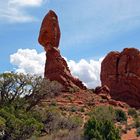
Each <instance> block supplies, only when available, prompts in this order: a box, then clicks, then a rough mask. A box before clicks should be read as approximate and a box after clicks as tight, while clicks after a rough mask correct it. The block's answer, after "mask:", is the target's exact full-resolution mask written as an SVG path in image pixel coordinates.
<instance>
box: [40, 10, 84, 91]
mask: <svg viewBox="0 0 140 140" xmlns="http://www.w3.org/2000/svg"><path fill="white" fill-rule="evenodd" d="M60 36H61V33H60V28H59V22H58V17H57V15H56V14H55V12H54V11H52V10H50V11H49V12H48V14H47V15H46V16H45V18H44V20H43V22H42V25H41V29H40V34H39V38H38V41H39V43H40V44H41V45H42V46H43V47H44V49H45V51H46V64H45V72H44V77H46V78H48V79H50V80H51V81H58V82H59V83H61V84H62V85H63V87H64V89H65V90H68V89H69V88H80V89H86V87H85V86H84V85H83V84H82V82H81V81H80V80H79V79H77V78H74V77H73V76H72V75H71V73H70V70H69V68H68V65H67V63H66V61H65V59H64V58H63V57H62V56H61V54H60V50H59V49H58V47H59V41H60Z"/></svg>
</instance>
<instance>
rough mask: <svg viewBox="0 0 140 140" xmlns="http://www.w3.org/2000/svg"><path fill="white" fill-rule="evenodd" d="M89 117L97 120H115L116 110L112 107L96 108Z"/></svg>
mask: <svg viewBox="0 0 140 140" xmlns="http://www.w3.org/2000/svg"><path fill="white" fill-rule="evenodd" d="M89 115H90V116H91V117H95V118H96V119H97V120H110V121H113V120H114V109H113V108H112V107H111V106H98V107H95V108H94V109H93V110H92V111H91V112H90V113H89Z"/></svg>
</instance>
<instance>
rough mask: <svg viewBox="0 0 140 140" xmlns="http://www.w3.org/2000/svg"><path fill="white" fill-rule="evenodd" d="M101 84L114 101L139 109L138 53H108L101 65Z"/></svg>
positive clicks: (135, 50) (132, 49)
mask: <svg viewBox="0 0 140 140" xmlns="http://www.w3.org/2000/svg"><path fill="white" fill-rule="evenodd" d="M101 83H102V86H104V85H107V86H108V87H109V89H110V95H111V97H112V98H114V99H115V100H120V101H124V102H126V103H127V104H129V105H130V106H132V107H137V108H140V51H139V50H138V49H135V48H126V49H124V50H123V51H122V52H121V53H120V52H110V53H109V54H108V55H107V56H106V57H105V59H104V60H103V62H102V64H101Z"/></svg>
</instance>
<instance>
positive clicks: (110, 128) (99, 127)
mask: <svg viewBox="0 0 140 140" xmlns="http://www.w3.org/2000/svg"><path fill="white" fill-rule="evenodd" d="M84 135H85V137H86V138H87V139H88V140H94V139H95V140H120V134H119V130H118V129H117V128H115V126H114V124H113V123H112V122H111V121H110V120H97V119H96V118H94V117H92V118H91V119H89V120H88V122H87V123H86V124H85V128H84Z"/></svg>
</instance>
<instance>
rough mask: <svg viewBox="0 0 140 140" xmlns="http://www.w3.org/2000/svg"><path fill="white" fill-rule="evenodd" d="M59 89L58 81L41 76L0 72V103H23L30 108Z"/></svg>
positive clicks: (17, 105) (18, 104)
mask: <svg viewBox="0 0 140 140" xmlns="http://www.w3.org/2000/svg"><path fill="white" fill-rule="evenodd" d="M61 89H62V86H61V85H60V84H59V83H58V82H55V81H52V82H51V81H49V80H48V79H46V78H42V77H41V76H37V75H24V74H17V73H3V74H0V105H1V106H2V105H8V104H14V105H15V106H16V107H22V106H23V105H24V107H25V108H26V109H27V110H30V109H32V108H33V107H34V106H35V105H37V104H38V103H39V102H40V101H41V100H42V99H44V98H47V97H53V96H54V95H56V94H59V92H60V91H61Z"/></svg>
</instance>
